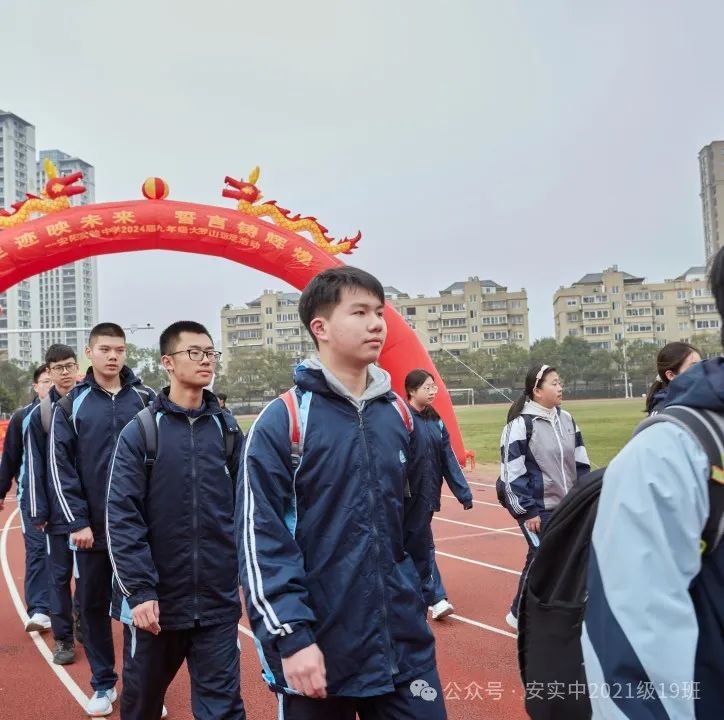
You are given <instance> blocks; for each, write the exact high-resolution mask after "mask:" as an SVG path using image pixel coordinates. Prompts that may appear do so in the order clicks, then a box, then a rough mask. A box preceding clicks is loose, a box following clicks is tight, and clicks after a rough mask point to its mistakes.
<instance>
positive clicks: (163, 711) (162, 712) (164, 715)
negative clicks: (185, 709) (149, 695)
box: [161, 705, 168, 718]
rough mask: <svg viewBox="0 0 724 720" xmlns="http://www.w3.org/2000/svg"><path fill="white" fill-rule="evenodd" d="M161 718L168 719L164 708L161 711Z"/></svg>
mask: <svg viewBox="0 0 724 720" xmlns="http://www.w3.org/2000/svg"><path fill="white" fill-rule="evenodd" d="M161 717H162V718H165V717H168V710H166V706H165V705H164V706H163V710H161Z"/></svg>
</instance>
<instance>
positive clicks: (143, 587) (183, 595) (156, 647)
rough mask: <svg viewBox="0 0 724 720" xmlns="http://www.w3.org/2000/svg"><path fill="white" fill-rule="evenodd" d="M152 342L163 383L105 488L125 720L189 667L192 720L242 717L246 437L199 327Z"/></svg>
mask: <svg viewBox="0 0 724 720" xmlns="http://www.w3.org/2000/svg"><path fill="white" fill-rule="evenodd" d="M160 346H161V347H160V349H161V362H162V364H163V366H164V368H165V369H166V370H167V371H168V374H169V377H170V383H171V384H170V387H167V388H165V389H164V390H163V391H162V392H161V393H160V394H159V395H158V397H157V398H156V399H155V400H154V402H153V403H152V405H151V406H150V407H149V408H148V409H147V410H144V411H143V412H142V413H139V415H138V416H137V417H136V422H130V423H129V424H128V425H126V427H125V428H124V429H123V431H122V432H121V435H120V437H119V440H118V445H117V447H116V451H115V453H114V457H113V461H112V463H111V472H110V478H109V484H108V500H107V533H108V551H109V554H110V557H111V562H112V563H113V574H114V578H113V608H112V613H113V617H114V618H115V619H116V620H120V621H121V622H123V623H124V629H123V694H122V695H121V718H122V720H147V719H148V718H154V717H159V714H160V712H161V708H162V703H163V697H164V694H165V692H166V688H167V687H168V686H169V684H170V683H171V681H172V680H173V678H174V676H175V675H176V673H177V672H178V669H179V668H180V667H181V664H182V663H183V661H184V660H186V662H187V664H188V669H189V674H190V676H191V704H192V710H193V715H194V717H195V718H197V720H220V719H221V718H223V719H224V720H243V719H244V718H245V717H246V715H245V712H244V704H243V702H242V700H241V691H240V676H239V647H238V645H237V643H238V629H237V623H238V621H239V617H240V615H241V604H240V601H239V583H238V565H237V559H236V545H235V542H234V497H235V488H234V485H235V483H234V478H236V473H237V469H238V465H239V457H240V454H241V447H242V444H243V436H242V434H241V432H240V431H239V428H238V426H237V424H236V421H235V420H234V418H233V417H232V416H231V415H230V414H229V413H226V412H224V411H223V409H222V408H221V406H220V405H219V403H218V401H217V399H216V397H215V396H214V394H213V393H211V392H210V391H208V390H206V389H205V388H206V386H207V385H208V384H209V382H210V381H211V378H212V376H213V372H214V370H215V368H216V363H217V361H218V359H219V357H220V355H221V353H220V352H218V351H216V350H215V349H214V345H213V343H212V341H211V337H210V335H209V333H208V331H207V330H206V328H205V327H204V326H203V325H200V324H199V323H196V322H190V321H182V322H177V323H174V324H173V325H171V326H170V327H168V328H167V329H166V330H164V332H163V333H162V335H161V339H160ZM149 421H150V422H149ZM149 455H151V456H152V457H153V459H152V460H151V461H149Z"/></svg>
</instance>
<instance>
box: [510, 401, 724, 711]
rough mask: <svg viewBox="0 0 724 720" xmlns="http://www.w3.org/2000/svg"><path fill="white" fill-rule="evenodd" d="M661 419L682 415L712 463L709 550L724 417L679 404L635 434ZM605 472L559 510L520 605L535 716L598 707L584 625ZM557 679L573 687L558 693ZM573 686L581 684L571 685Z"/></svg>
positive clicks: (723, 502) (717, 513) (716, 517)
mask: <svg viewBox="0 0 724 720" xmlns="http://www.w3.org/2000/svg"><path fill="white" fill-rule="evenodd" d="M658 422H674V423H676V424H677V425H679V426H681V427H683V428H685V429H686V430H687V431H688V432H690V433H692V434H693V435H694V437H695V438H696V439H697V441H698V442H699V444H700V445H701V446H702V448H703V449H704V450H705V452H706V455H707V457H708V459H709V463H710V464H711V466H712V478H711V480H710V481H709V500H710V513H709V519H708V521H707V524H706V527H705V528H704V532H703V534H702V553H703V554H704V555H708V554H709V553H711V552H713V551H714V550H715V549H716V547H717V546H718V544H719V541H720V540H721V537H722V534H723V530H724V528H722V527H720V526H722V525H723V523H722V517H723V516H724V484H722V478H720V477H718V476H719V475H720V474H721V473H722V470H721V467H720V465H721V463H722V457H723V456H724V417H722V416H721V415H718V414H717V413H714V412H711V411H709V410H698V409H694V408H689V407H684V406H671V407H668V408H666V409H665V410H664V411H663V412H662V413H659V414H657V415H654V416H652V417H650V418H648V419H647V420H645V421H644V422H643V423H641V425H639V427H638V428H637V429H636V431H635V432H634V435H637V434H638V433H639V432H641V431H642V430H643V429H644V428H647V427H649V426H651V425H653V424H654V423H658ZM604 472H605V468H602V469H600V470H595V471H593V472H591V473H589V474H588V475H586V477H584V478H582V479H581V480H580V481H579V482H578V483H576V485H575V486H574V487H573V489H572V490H571V491H570V492H569V493H568V495H566V497H565V498H564V499H563V501H562V502H561V504H560V505H559V506H558V507H557V508H556V510H555V511H554V512H553V514H552V515H551V518H550V520H549V522H548V525H547V526H546V529H545V532H544V533H543V534H542V536H541V543H540V547H539V549H538V554H537V556H536V558H535V560H534V561H533V563H532V565H531V566H530V570H529V571H528V575H527V577H526V579H525V582H524V586H523V591H522V593H521V599H520V605H519V608H518V665H519V668H520V673H521V678H522V680H523V685H524V687H525V688H526V700H525V708H526V710H527V711H528V714H529V715H530V717H531V720H584V719H586V720H587V719H588V718H590V717H591V714H592V710H591V704H590V701H589V699H588V691H587V684H586V674H585V670H584V666H583V652H582V650H581V630H582V625H583V616H584V611H585V606H586V580H587V575H588V557H589V552H590V546H591V536H592V533H593V525H594V522H595V520H596V511H597V509H598V499H599V496H600V494H601V487H602V485H603V476H604ZM715 475H716V476H717V477H715ZM552 687H553V688H565V689H564V690H562V691H560V692H559V693H553V694H551V693H550V692H549V690H550V688H552ZM571 687H574V688H576V689H577V690H580V692H578V691H577V692H575V693H571V692H570V690H569V689H570V688H571ZM533 690H535V692H533ZM539 690H540V692H538V691H539Z"/></svg>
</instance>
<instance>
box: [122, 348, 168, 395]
mask: <svg viewBox="0 0 724 720" xmlns="http://www.w3.org/2000/svg"><path fill="white" fill-rule="evenodd" d="M126 365H128V367H129V368H131V370H133V372H134V373H136V375H138V377H140V378H141V379H142V380H143V382H144V383H145V384H146V385H148V386H149V387H152V388H154V389H155V390H160V389H161V388H164V387H166V386H167V385H168V373H167V372H166V370H164V367H163V365H161V356H160V355H159V352H158V350H156V349H155V348H143V347H138V346H137V345H134V344H133V343H127V345H126Z"/></svg>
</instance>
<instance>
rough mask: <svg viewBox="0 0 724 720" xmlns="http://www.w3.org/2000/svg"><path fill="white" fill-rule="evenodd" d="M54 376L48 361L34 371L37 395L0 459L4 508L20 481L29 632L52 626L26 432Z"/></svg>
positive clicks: (13, 424)
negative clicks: (34, 520) (32, 507)
mask: <svg viewBox="0 0 724 720" xmlns="http://www.w3.org/2000/svg"><path fill="white" fill-rule="evenodd" d="M51 382H52V381H51V379H50V375H49V374H48V368H47V366H46V365H41V366H40V367H38V368H36V370H35V373H34V374H33V392H34V393H35V395H36V397H35V399H34V400H33V402H32V403H30V405H26V406H25V407H24V408H21V409H20V410H18V411H17V412H16V413H15V414H14V415H13V416H12V418H11V419H10V423H9V425H8V429H7V434H6V435H5V445H4V448H3V453H2V463H0V510H2V507H3V503H4V500H5V494H6V493H7V491H8V490H10V488H11V486H12V481H13V478H15V479H16V481H17V484H18V493H17V499H18V505H19V506H20V517H21V526H22V530H23V541H24V544H25V602H26V605H27V608H28V616H29V619H28V622H27V623H26V625H25V629H26V630H27V631H28V632H33V631H37V632H45V631H46V630H49V629H50V617H49V612H50V610H49V598H48V575H47V568H46V561H45V556H46V551H45V538H44V537H43V533H42V532H40V531H39V530H37V529H36V528H35V527H33V524H32V522H31V520H30V503H29V501H28V498H29V497H30V495H29V493H28V491H27V481H28V468H27V465H28V457H27V455H26V454H25V448H24V446H23V438H24V435H25V434H26V431H27V428H28V423H29V422H30V416H31V414H32V412H33V411H34V410H35V409H36V408H37V407H38V404H39V402H40V401H41V400H42V399H43V398H44V397H45V396H46V395H47V394H48V392H49V391H50V388H51Z"/></svg>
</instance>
